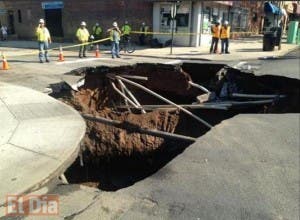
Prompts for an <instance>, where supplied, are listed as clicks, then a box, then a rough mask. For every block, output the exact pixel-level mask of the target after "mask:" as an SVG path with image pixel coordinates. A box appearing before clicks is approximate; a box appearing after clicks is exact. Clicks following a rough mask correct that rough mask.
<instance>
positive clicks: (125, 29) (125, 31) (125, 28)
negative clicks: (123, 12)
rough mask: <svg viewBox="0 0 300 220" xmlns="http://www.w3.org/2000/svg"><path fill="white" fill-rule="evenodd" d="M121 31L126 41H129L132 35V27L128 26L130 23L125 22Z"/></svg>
mask: <svg viewBox="0 0 300 220" xmlns="http://www.w3.org/2000/svg"><path fill="white" fill-rule="evenodd" d="M121 31H122V33H123V37H124V40H125V41H128V40H129V37H130V33H131V27H130V25H129V24H128V21H125V22H124V25H123V26H122V28H121Z"/></svg>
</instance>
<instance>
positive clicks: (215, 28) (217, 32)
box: [212, 25, 220, 38]
mask: <svg viewBox="0 0 300 220" xmlns="http://www.w3.org/2000/svg"><path fill="white" fill-rule="evenodd" d="M212 36H213V37H216V38H220V25H219V26H216V25H214V26H213V27H212Z"/></svg>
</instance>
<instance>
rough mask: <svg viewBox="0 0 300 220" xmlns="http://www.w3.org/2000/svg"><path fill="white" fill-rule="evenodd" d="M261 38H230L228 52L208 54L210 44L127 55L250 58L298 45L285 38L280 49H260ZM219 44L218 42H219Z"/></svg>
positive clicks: (226, 58)
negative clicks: (171, 51)
mask: <svg viewBox="0 0 300 220" xmlns="http://www.w3.org/2000/svg"><path fill="white" fill-rule="evenodd" d="M262 43H263V42H262V38H243V39H239V40H230V44H229V51H230V54H210V53H209V49H210V46H209V45H206V46H201V47H174V48H173V55H170V48H169V47H168V48H159V49H154V48H147V49H141V50H140V49H138V50H136V51H135V52H134V53H132V54H129V55H128V56H144V57H153V58H154V57H155V58H167V59H171V58H173V59H189V60H217V61H218V60H220V61H221V60H251V59H258V58H262V57H270V56H275V57H276V56H283V55H285V54H287V53H288V52H290V51H292V50H295V49H296V48H297V47H299V45H296V44H287V43H286V40H284V41H283V42H282V45H281V50H278V47H275V50H274V51H263V50H262ZM219 46H220V44H219Z"/></svg>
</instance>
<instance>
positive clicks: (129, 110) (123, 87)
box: [121, 85, 131, 113]
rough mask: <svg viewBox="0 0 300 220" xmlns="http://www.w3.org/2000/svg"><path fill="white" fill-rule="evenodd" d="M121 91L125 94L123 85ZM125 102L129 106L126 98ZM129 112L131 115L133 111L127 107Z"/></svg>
mask: <svg viewBox="0 0 300 220" xmlns="http://www.w3.org/2000/svg"><path fill="white" fill-rule="evenodd" d="M121 91H122V93H123V94H125V89H124V87H123V86H122V85H121ZM124 101H125V105H126V106H128V100H127V99H125V98H124ZM127 110H128V112H130V113H131V109H130V108H129V107H127Z"/></svg>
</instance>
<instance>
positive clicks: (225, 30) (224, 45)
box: [220, 21, 230, 53]
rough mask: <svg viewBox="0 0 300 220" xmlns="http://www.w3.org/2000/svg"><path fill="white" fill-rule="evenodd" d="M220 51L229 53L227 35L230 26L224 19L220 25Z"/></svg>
mask: <svg viewBox="0 0 300 220" xmlns="http://www.w3.org/2000/svg"><path fill="white" fill-rule="evenodd" d="M220 37H221V53H229V51H228V47H229V37H230V26H229V25H228V21H225V22H224V24H223V25H222V27H221V34H220Z"/></svg>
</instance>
